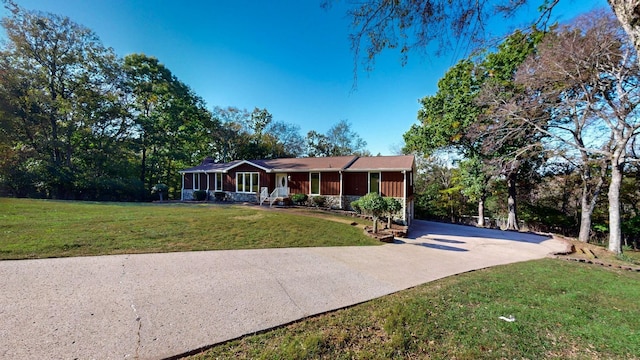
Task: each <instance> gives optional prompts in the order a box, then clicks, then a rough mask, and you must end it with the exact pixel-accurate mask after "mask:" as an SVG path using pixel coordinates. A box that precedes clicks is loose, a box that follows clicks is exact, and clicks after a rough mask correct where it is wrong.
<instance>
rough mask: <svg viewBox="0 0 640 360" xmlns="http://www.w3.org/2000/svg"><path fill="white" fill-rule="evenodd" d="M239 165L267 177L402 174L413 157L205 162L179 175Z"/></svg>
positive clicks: (225, 170) (214, 170)
mask: <svg viewBox="0 0 640 360" xmlns="http://www.w3.org/2000/svg"><path fill="white" fill-rule="evenodd" d="M242 164H249V165H254V166H256V167H258V168H260V169H262V170H265V171H267V172H270V173H275V172H304V171H402V170H411V169H413V165H414V156H413V155H400V156H366V157H358V156H333V157H316V158H283V159H267V160H236V161H232V162H228V163H216V162H214V161H213V160H211V159H208V158H207V159H205V160H204V161H203V162H202V163H201V164H200V165H198V166H194V167H191V168H188V169H184V170H182V171H180V173H194V172H228V171H229V170H231V169H233V168H235V167H237V166H240V165H242Z"/></svg>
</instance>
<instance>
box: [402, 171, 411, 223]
mask: <svg viewBox="0 0 640 360" xmlns="http://www.w3.org/2000/svg"><path fill="white" fill-rule="evenodd" d="M402 175H403V176H404V180H403V184H404V186H403V187H402V188H403V194H402V207H403V208H404V211H403V212H402V218H403V219H402V220H403V221H404V222H405V224H407V225H408V224H409V221H408V220H407V211H408V210H409V209H407V170H402Z"/></svg>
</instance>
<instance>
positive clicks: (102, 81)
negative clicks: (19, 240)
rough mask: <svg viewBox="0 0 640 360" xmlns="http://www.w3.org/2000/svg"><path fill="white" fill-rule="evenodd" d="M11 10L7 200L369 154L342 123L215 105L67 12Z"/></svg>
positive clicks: (3, 86) (2, 153) (137, 196)
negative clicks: (304, 124)
mask: <svg viewBox="0 0 640 360" xmlns="http://www.w3.org/2000/svg"><path fill="white" fill-rule="evenodd" d="M4 3H5V6H6V7H7V8H8V9H9V10H10V11H11V15H10V16H8V17H6V18H4V19H3V20H2V27H3V28H4V30H5V31H6V34H7V41H6V43H5V44H4V46H3V47H2V48H1V56H0V117H1V120H2V122H1V125H0V194H3V195H9V196H18V197H44V198H55V199H81V200H113V201H132V200H136V201H141V200H150V199H151V196H152V194H151V189H152V187H153V186H154V185H156V184H158V183H163V184H166V185H168V187H169V196H170V197H175V196H176V194H177V193H178V192H179V189H180V187H181V184H180V176H179V175H178V171H179V170H180V169H184V168H186V167H189V166H193V165H194V164H197V163H199V162H200V161H202V159H203V158H205V157H211V158H213V159H214V160H217V161H231V160H235V159H269V158H276V157H298V156H303V155H309V156H330V155H337V154H347V153H349V154H351V153H355V152H358V153H367V152H366V150H365V148H364V147H365V146H366V143H365V142H364V141H363V140H362V139H361V138H360V137H359V136H358V135H357V134H356V133H355V132H354V131H353V130H352V129H351V125H350V123H349V122H347V121H346V120H342V121H339V122H337V124H336V125H334V126H333V127H331V128H330V130H329V132H328V133H327V134H326V135H324V134H320V133H317V132H315V131H312V132H310V133H309V135H308V136H307V137H306V138H305V137H304V136H302V135H300V127H299V126H297V125H294V124H289V123H285V122H282V121H278V120H277V119H275V117H274V116H273V115H272V114H271V113H270V112H269V111H268V110H267V109H265V108H262V109H260V108H257V107H256V108H255V109H254V110H253V111H248V110H245V109H238V108H236V107H214V108H213V110H209V109H207V106H206V104H205V102H204V100H203V99H202V98H201V97H199V96H198V95H197V94H195V93H194V91H193V90H192V89H191V88H190V87H189V86H188V85H187V84H185V83H183V82H182V81H180V80H179V79H178V78H177V77H176V76H175V75H173V74H172V72H171V71H170V70H169V69H168V68H166V67H165V66H164V65H163V64H162V63H161V62H160V60H158V59H157V58H155V57H153V56H148V55H145V54H130V55H127V56H125V57H124V58H119V57H118V56H117V55H116V54H115V53H114V51H113V50H112V49H110V48H108V47H106V46H104V45H103V44H102V43H101V41H100V39H99V38H98V36H97V35H96V34H95V33H94V32H93V31H91V30H90V29H88V28H86V27H84V26H82V25H79V24H77V23H75V22H73V21H72V20H71V19H69V18H67V17H64V16H60V15H55V14H50V13H42V12H38V11H27V10H25V9H22V8H20V7H19V6H18V5H16V4H14V3H13V2H11V1H7V2H4ZM154 196H155V197H157V194H156V195H154Z"/></svg>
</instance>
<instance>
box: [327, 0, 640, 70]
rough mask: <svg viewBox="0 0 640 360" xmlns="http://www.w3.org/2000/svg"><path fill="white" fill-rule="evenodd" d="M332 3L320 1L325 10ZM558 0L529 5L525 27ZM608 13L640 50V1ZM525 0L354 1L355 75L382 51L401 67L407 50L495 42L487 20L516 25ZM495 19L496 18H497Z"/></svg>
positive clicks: (620, 1)
mask: <svg viewBox="0 0 640 360" xmlns="http://www.w3.org/2000/svg"><path fill="white" fill-rule="evenodd" d="M333 1H334V0H325V1H324V5H325V6H329V5H330V4H331V3H332V2H333ZM559 2H560V0H544V1H537V2H534V4H533V5H538V4H540V5H539V8H538V9H539V12H540V15H539V16H538V17H537V18H536V19H532V21H531V22H530V24H528V25H526V26H527V27H529V26H530V25H537V27H538V28H542V29H544V28H546V23H547V22H548V20H549V19H550V16H551V13H552V11H553V9H554V7H555V6H556V5H557V4H558V3H559ZM608 2H609V5H610V6H611V10H613V12H614V13H615V14H616V17H617V18H618V20H619V21H620V23H621V24H622V27H623V28H624V30H625V31H626V33H627V34H628V35H629V37H630V39H631V42H632V44H633V46H634V47H635V49H636V51H640V0H608ZM531 3H532V2H531V1H527V0H518V1H513V0H498V1H477V0H459V1H456V2H455V6H451V1H450V0H430V1H412V0H398V1H388V0H368V1H362V2H353V3H351V4H352V6H351V7H350V8H349V9H348V10H347V14H348V16H349V17H351V19H352V21H351V27H352V32H351V34H350V40H351V48H352V51H353V53H354V64H355V69H354V73H355V74H357V65H358V63H359V61H361V58H362V61H363V63H364V65H365V68H366V70H372V69H373V67H374V64H375V59H376V57H377V56H378V55H380V54H381V53H382V52H383V51H384V50H387V49H390V50H399V51H400V56H401V59H402V61H403V64H404V63H406V61H407V58H408V55H409V53H410V51H412V50H414V51H420V52H423V53H425V52H426V51H427V50H428V49H433V48H432V47H429V45H430V44H431V43H432V42H437V44H438V46H437V48H436V49H438V50H437V53H441V52H444V51H445V50H451V49H452V48H454V44H455V49H454V50H455V51H460V47H462V48H465V47H468V46H469V44H476V45H478V44H483V43H486V42H487V41H488V40H489V39H494V38H495V37H496V36H495V35H496V34H492V33H490V32H488V31H487V29H491V26H490V25H491V23H492V21H501V22H502V23H505V24H507V25H510V26H513V25H521V24H519V23H517V24H516V23H515V21H516V20H515V19H516V18H517V17H516V16H515V15H516V14H517V12H518V11H519V10H521V9H522V8H523V7H525V6H526V5H530V4H531ZM498 19H499V20H498Z"/></svg>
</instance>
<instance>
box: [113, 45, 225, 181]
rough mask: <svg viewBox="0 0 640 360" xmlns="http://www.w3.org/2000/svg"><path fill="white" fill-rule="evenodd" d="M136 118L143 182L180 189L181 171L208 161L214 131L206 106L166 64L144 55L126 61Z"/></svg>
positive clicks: (125, 67)
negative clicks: (209, 135)
mask: <svg viewBox="0 0 640 360" xmlns="http://www.w3.org/2000/svg"><path fill="white" fill-rule="evenodd" d="M124 71H125V73H126V76H127V82H126V84H127V89H128V91H129V93H130V94H131V95H132V101H131V109H130V111H131V115H132V116H133V119H134V121H135V123H136V125H137V126H136V137H137V142H136V143H137V146H138V147H139V151H140V154H141V155H140V156H141V161H140V181H142V182H143V183H144V184H145V188H147V189H149V188H151V186H152V184H156V183H158V182H163V183H166V184H167V185H168V186H169V188H173V189H179V184H178V181H179V180H178V176H177V171H178V169H179V168H183V167H185V166H187V165H189V164H192V163H194V162H195V161H197V160H199V159H202V158H204V157H205V156H206V155H207V154H208V153H210V149H209V147H208V142H207V140H208V139H207V136H208V135H207V134H208V132H209V131H210V130H211V128H212V127H214V125H215V123H214V122H213V121H212V119H211V114H210V113H209V112H208V111H207V110H206V107H205V104H204V101H203V100H202V99H201V98H200V97H198V96H197V95H195V94H194V93H193V91H192V90H191V89H190V88H189V87H188V86H187V85H185V84H184V83H182V82H181V81H180V80H178V79H177V78H176V77H175V76H173V75H172V74H171V71H169V69H167V68H166V67H165V66H164V65H163V64H161V63H160V62H159V61H158V59H156V58H154V57H150V56H146V55H144V54H131V55H128V56H126V57H125V59H124Z"/></svg>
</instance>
